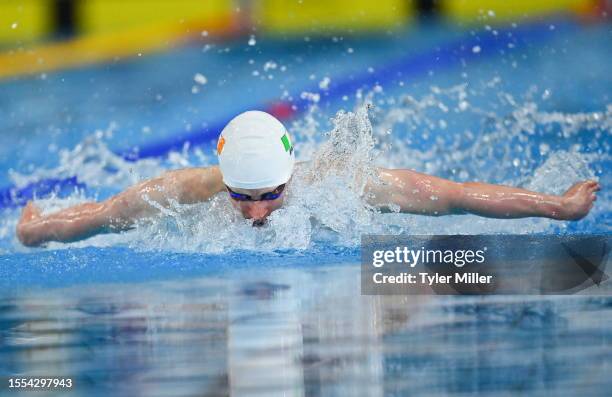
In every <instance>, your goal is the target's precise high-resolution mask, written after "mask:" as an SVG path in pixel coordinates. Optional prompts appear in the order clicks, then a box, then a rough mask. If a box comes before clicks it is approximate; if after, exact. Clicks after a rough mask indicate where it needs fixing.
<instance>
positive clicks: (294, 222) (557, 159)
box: [0, 81, 612, 252]
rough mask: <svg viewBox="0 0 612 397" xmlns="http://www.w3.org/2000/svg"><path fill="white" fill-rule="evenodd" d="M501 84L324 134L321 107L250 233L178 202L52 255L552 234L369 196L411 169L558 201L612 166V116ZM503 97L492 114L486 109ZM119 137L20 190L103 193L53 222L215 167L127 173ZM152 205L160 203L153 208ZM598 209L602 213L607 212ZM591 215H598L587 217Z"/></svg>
mask: <svg viewBox="0 0 612 397" xmlns="http://www.w3.org/2000/svg"><path fill="white" fill-rule="evenodd" d="M496 83H497V82H495V81H494V82H491V83H490V84H489V85H488V86H487V87H484V88H483V89H481V90H478V91H475V90H472V89H469V88H468V87H467V85H459V86H455V87H450V88H448V89H441V88H438V87H432V88H431V89H430V92H429V93H427V94H426V95H423V96H422V97H420V98H416V97H413V96H410V95H405V96H402V97H400V98H391V97H388V96H385V95H384V93H382V92H381V91H382V90H381V89H378V90H375V91H374V92H373V93H371V94H369V95H365V96H364V95H360V94H359V95H358V96H357V97H358V99H359V101H358V104H357V105H356V106H355V109H354V110H353V111H351V112H349V111H340V112H338V113H337V114H336V115H335V117H334V118H333V119H332V120H331V128H329V131H328V132H327V133H325V134H322V133H321V131H322V130H324V129H326V128H325V127H324V126H325V125H326V121H325V113H324V112H323V111H321V110H319V108H318V107H317V104H316V101H315V103H313V106H312V107H311V109H310V110H309V111H308V112H307V113H306V115H305V116H304V117H302V118H301V119H299V120H297V121H295V122H294V123H293V124H292V125H291V128H290V130H291V133H292V136H293V139H294V141H295V142H296V147H297V154H298V160H299V161H305V162H304V163H301V164H300V165H299V166H298V168H297V171H296V173H295V175H294V176H293V180H292V182H291V183H290V184H289V185H288V189H287V192H286V194H287V197H286V205H285V206H284V207H283V208H282V209H279V210H277V211H275V212H274V213H273V214H272V215H271V216H270V222H268V223H267V224H266V226H264V227H261V228H253V227H252V226H251V222H250V221H248V220H245V219H242V218H241V217H240V216H239V214H237V213H236V212H235V210H234V209H233V208H232V207H231V205H230V203H229V201H228V200H227V198H226V195H224V194H220V195H218V196H216V197H214V198H213V199H212V200H210V201H209V202H205V203H200V204H196V205H179V204H177V203H173V204H172V205H171V206H170V207H169V208H161V209H160V210H161V211H160V216H159V217H156V218H155V219H150V220H147V221H143V222H141V223H140V224H139V225H138V227H137V228H136V230H134V231H131V232H128V233H124V234H121V235H102V236H96V237H94V238H91V239H89V240H86V241H82V242H77V243H73V244H57V243H52V244H49V245H48V248H54V249H56V248H62V247H83V246H91V245H93V246H114V245H122V246H129V247H134V248H137V249H144V250H151V249H154V250H157V249H161V250H170V251H179V252H183V251H196V252H222V251H225V250H228V249H247V250H263V251H270V250H277V249H298V250H301V249H307V248H309V247H312V246H313V244H315V243H317V242H326V243H331V244H334V245H338V246H355V245H357V244H359V240H360V236H361V234H363V233H390V234H396V233H415V234H435V233H440V234H455V233H460V234H475V233H532V232H544V231H547V230H551V228H552V227H553V226H554V227H557V228H558V227H559V225H563V223H559V222H556V221H550V220H546V219H537V218H530V219H518V220H504V221H499V220H495V219H485V218H479V217H475V216H469V215H468V216H448V217H439V218H436V217H424V216H414V215H408V214H397V213H392V214H381V213H379V212H378V211H376V210H375V209H373V208H370V207H369V206H368V205H366V204H365V203H364V202H363V200H362V198H361V196H362V192H363V188H364V185H365V183H366V181H367V180H368V179H371V178H372V176H373V175H374V174H375V169H376V166H384V167H391V168H392V167H397V168H412V169H415V170H418V171H422V172H426V173H431V174H435V175H438V176H441V177H446V178H450V179H453V180H457V181H466V180H479V181H487V182H494V183H504V184H510V185H521V186H524V187H526V188H528V189H532V190H537V191H542V192H547V193H554V194H561V193H563V192H564V191H565V190H566V189H567V188H568V187H569V186H571V185H572V184H573V183H575V182H577V181H579V180H584V179H588V178H595V179H596V178H597V175H600V174H601V173H602V172H603V171H602V168H601V167H603V166H602V163H603V162H605V161H609V160H610V154H611V153H612V150H611V148H610V142H612V140H610V139H609V138H610V135H611V134H612V105H608V107H607V109H605V110H602V111H597V112H589V113H573V114H566V113H560V112H550V111H545V110H541V109H540V107H541V105H542V103H541V101H543V100H540V102H538V100H537V98H546V95H544V94H542V95H539V93H538V91H537V89H533V90H531V91H530V92H529V93H527V94H526V95H525V98H521V99H517V98H513V97H512V96H510V95H508V94H505V93H503V92H496V95H493V96H491V94H490V92H487V90H489V91H490V90H496V89H497V88H496ZM491 97H495V98H497V101H496V102H495V103H493V104H491V103H490V101H488V100H486V98H491ZM112 132H113V128H110V129H109V130H108V131H105V132H96V133H95V134H94V135H93V136H91V137H90V138H88V139H86V140H85V141H83V142H82V143H81V144H79V145H77V146H76V147H75V148H73V149H72V150H65V151H62V152H61V155H60V159H59V166H58V167H57V168H54V169H39V170H36V171H35V172H33V173H32V174H30V175H21V174H17V173H14V172H12V173H11V178H12V180H13V181H14V182H15V184H16V185H18V186H23V185H25V184H27V183H29V182H32V181H34V180H38V179H40V178H46V177H68V176H73V175H77V176H78V179H79V181H82V182H84V183H85V184H87V185H88V186H90V187H93V188H94V189H88V191H87V192H75V193H74V194H73V195H71V196H70V197H68V198H62V199H60V198H56V197H53V198H49V199H45V200H40V201H38V204H39V205H40V206H41V207H42V208H43V210H44V211H45V212H49V211H54V210H57V209H59V208H62V207H66V206H68V205H72V204H74V203H76V202H80V201H84V200H86V199H88V198H89V199H92V198H94V199H95V198H97V195H100V196H101V197H106V196H108V195H109V192H110V193H116V192H118V191H120V190H122V189H124V188H126V187H127V186H129V185H131V184H133V183H135V182H137V181H139V180H142V179H143V178H148V177H151V176H154V175H157V174H159V173H161V172H163V170H165V169H168V168H182V167H189V166H202V165H210V164H214V162H215V161H216V159H215V158H214V156H213V155H208V154H206V152H204V151H202V150H201V149H196V150H191V151H190V150H188V149H189V148H188V147H185V150H183V151H182V152H179V153H172V154H171V155H170V156H169V157H168V158H167V159H164V160H157V159H147V160H141V161H138V162H135V163H133V162H127V161H125V160H124V159H122V158H121V157H120V156H117V155H115V154H114V153H113V152H112V151H110V150H109V148H108V146H107V142H108V141H109V140H111V139H112ZM152 205H153V204H152ZM609 208H610V198H609V197H607V196H604V197H603V199H600V200H599V201H598V202H597V204H596V207H595V209H594V210H593V213H594V214H597V213H605V212H606V211H609ZM590 216H594V215H590ZM17 217H18V213H17V211H14V212H13V213H11V214H9V216H8V217H5V218H4V220H3V221H2V226H1V227H0V238H1V239H2V240H3V242H4V243H3V244H2V245H3V246H4V247H6V249H5V250H7V251H12V250H15V249H17V250H23V249H24V248H22V247H20V245H19V244H18V243H17V242H16V240H15V238H14V232H13V231H14V227H15V223H16V220H17Z"/></svg>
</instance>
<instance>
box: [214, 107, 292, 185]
mask: <svg viewBox="0 0 612 397" xmlns="http://www.w3.org/2000/svg"><path fill="white" fill-rule="evenodd" d="M217 156H218V157H219V167H220V168H221V174H222V175H223V182H224V183H225V184H226V185H227V186H229V187H236V188H241V189H262V188H268V187H276V186H278V185H282V184H283V183H286V182H287V181H288V180H289V178H290V177H291V174H292V173H293V166H294V163H295V153H294V150H293V144H292V143H291V138H290V137H289V133H288V132H287V130H286V129H285V127H284V126H283V124H282V123H281V122H280V121H279V120H277V119H276V118H275V117H274V116H272V115H271V114H268V113H266V112H260V111H249V112H245V113H242V114H239V115H238V116H236V117H235V118H233V119H232V120H231V121H230V122H229V123H228V124H227V126H225V128H224V129H223V131H221V135H220V136H219V141H218V142H217Z"/></svg>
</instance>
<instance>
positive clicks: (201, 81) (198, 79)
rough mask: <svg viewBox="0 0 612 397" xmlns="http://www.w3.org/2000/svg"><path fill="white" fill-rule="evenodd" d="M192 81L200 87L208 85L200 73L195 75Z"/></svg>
mask: <svg viewBox="0 0 612 397" xmlns="http://www.w3.org/2000/svg"><path fill="white" fill-rule="evenodd" d="M193 81H195V82H196V83H198V84H200V85H204V84H206V83H208V79H207V78H206V76H204V75H203V74H202V73H196V74H195V76H193Z"/></svg>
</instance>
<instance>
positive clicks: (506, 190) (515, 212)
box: [453, 182, 564, 219]
mask: <svg viewBox="0 0 612 397" xmlns="http://www.w3.org/2000/svg"><path fill="white" fill-rule="evenodd" d="M460 185H461V193H460V194H459V195H458V196H457V197H456V199H455V200H453V212H454V213H465V212H467V213H472V214H476V215H480V216H486V217H490V218H524V217H546V218H553V219H563V217H564V206H563V197H560V196H552V195H548V194H542V193H537V192H532V191H529V190H525V189H520V188H515V187H510V186H502V185H491V184H487V183H479V182H466V183H462V184H460Z"/></svg>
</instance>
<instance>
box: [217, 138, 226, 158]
mask: <svg viewBox="0 0 612 397" xmlns="http://www.w3.org/2000/svg"><path fill="white" fill-rule="evenodd" d="M223 146H225V138H223V137H220V138H219V141H218V142H217V156H219V155H220V154H221V152H222V151H223Z"/></svg>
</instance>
